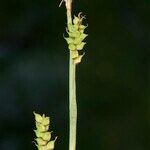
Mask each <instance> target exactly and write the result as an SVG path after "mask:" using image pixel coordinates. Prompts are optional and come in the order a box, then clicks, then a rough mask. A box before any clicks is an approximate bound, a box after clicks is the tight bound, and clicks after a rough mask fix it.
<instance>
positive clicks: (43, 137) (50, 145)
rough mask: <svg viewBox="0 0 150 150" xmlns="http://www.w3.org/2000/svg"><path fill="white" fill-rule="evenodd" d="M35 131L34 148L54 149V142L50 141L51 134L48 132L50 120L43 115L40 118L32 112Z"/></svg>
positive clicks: (39, 149) (40, 149)
mask: <svg viewBox="0 0 150 150" xmlns="http://www.w3.org/2000/svg"><path fill="white" fill-rule="evenodd" d="M34 116H35V123H36V130H34V132H35V135H36V139H35V141H36V146H37V148H38V150H53V149H54V147H55V141H56V138H55V139H54V140H51V132H49V131H48V130H49V125H50V118H49V117H46V116H45V114H43V115H42V116H41V115H40V114H37V113H35V112H34Z"/></svg>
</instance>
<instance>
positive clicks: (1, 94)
mask: <svg viewBox="0 0 150 150" xmlns="http://www.w3.org/2000/svg"><path fill="white" fill-rule="evenodd" d="M59 3H60V1H59V0H57V1H56V0H1V1H0V150H36V147H35V145H34V143H33V142H32V141H34V137H35V135H34V132H33V129H35V122H34V115H33V111H36V112H37V113H41V114H42V113H45V114H46V115H48V116H51V130H53V135H52V136H53V137H55V136H58V139H57V141H56V150H67V149H68V58H69V54H68V49H67V44H66V42H65V40H64V39H63V34H65V32H66V30H65V27H66V14H65V11H66V10H65V7H64V5H63V6H62V7H60V8H59V7H58V5H59ZM73 9H74V13H75V14H78V12H81V11H82V12H84V14H85V15H86V16H87V20H86V21H85V24H86V23H87V24H88V29H87V30H86V31H87V33H88V34H89V36H88V44H87V45H86V47H85V49H84V50H85V56H84V58H83V61H82V62H81V63H80V64H79V65H78V68H77V100H78V135H77V150H99V149H100V150H149V149H150V41H149V40H150V21H149V18H150V1H149V0H89V1H88V0H74V7H73Z"/></svg>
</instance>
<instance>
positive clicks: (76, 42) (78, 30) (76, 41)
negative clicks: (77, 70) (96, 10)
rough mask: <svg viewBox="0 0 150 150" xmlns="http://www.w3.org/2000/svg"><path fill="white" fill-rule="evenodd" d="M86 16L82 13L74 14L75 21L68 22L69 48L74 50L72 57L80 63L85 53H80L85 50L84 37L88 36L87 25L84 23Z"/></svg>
mask: <svg viewBox="0 0 150 150" xmlns="http://www.w3.org/2000/svg"><path fill="white" fill-rule="evenodd" d="M83 18H84V16H82V15H81V13H79V14H78V17H77V16H74V19H73V23H72V24H68V28H67V33H68V35H69V37H65V40H66V41H67V43H68V48H69V50H71V51H72V58H73V59H74V60H75V63H80V61H81V59H82V57H83V54H82V55H80V54H79V51H81V50H83V47H84V45H85V44H86V43H85V42H83V41H84V39H85V38H86V37H87V36H88V35H87V34H85V33H84V30H85V28H86V27H87V26H85V25H83V24H82V21H83Z"/></svg>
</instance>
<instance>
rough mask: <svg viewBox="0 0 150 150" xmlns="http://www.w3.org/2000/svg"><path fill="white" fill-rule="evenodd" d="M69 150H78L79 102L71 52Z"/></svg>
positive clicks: (74, 66)
mask: <svg viewBox="0 0 150 150" xmlns="http://www.w3.org/2000/svg"><path fill="white" fill-rule="evenodd" d="M69 118H70V131H69V150H75V149H76V128H77V102H76V65H75V63H74V60H73V59H72V53H71V51H70V61H69Z"/></svg>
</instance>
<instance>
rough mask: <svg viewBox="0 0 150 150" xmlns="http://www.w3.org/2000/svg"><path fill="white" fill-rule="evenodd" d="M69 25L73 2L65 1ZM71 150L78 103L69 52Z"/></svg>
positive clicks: (74, 145) (73, 69)
mask: <svg viewBox="0 0 150 150" xmlns="http://www.w3.org/2000/svg"><path fill="white" fill-rule="evenodd" d="M65 3H66V9H67V25H68V26H69V24H72V14H71V12H72V0H65ZM69 55H70V56H69V57H70V58H69V150H76V132H77V102H76V64H75V62H74V59H73V58H72V55H73V54H72V51H71V50H69Z"/></svg>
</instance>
